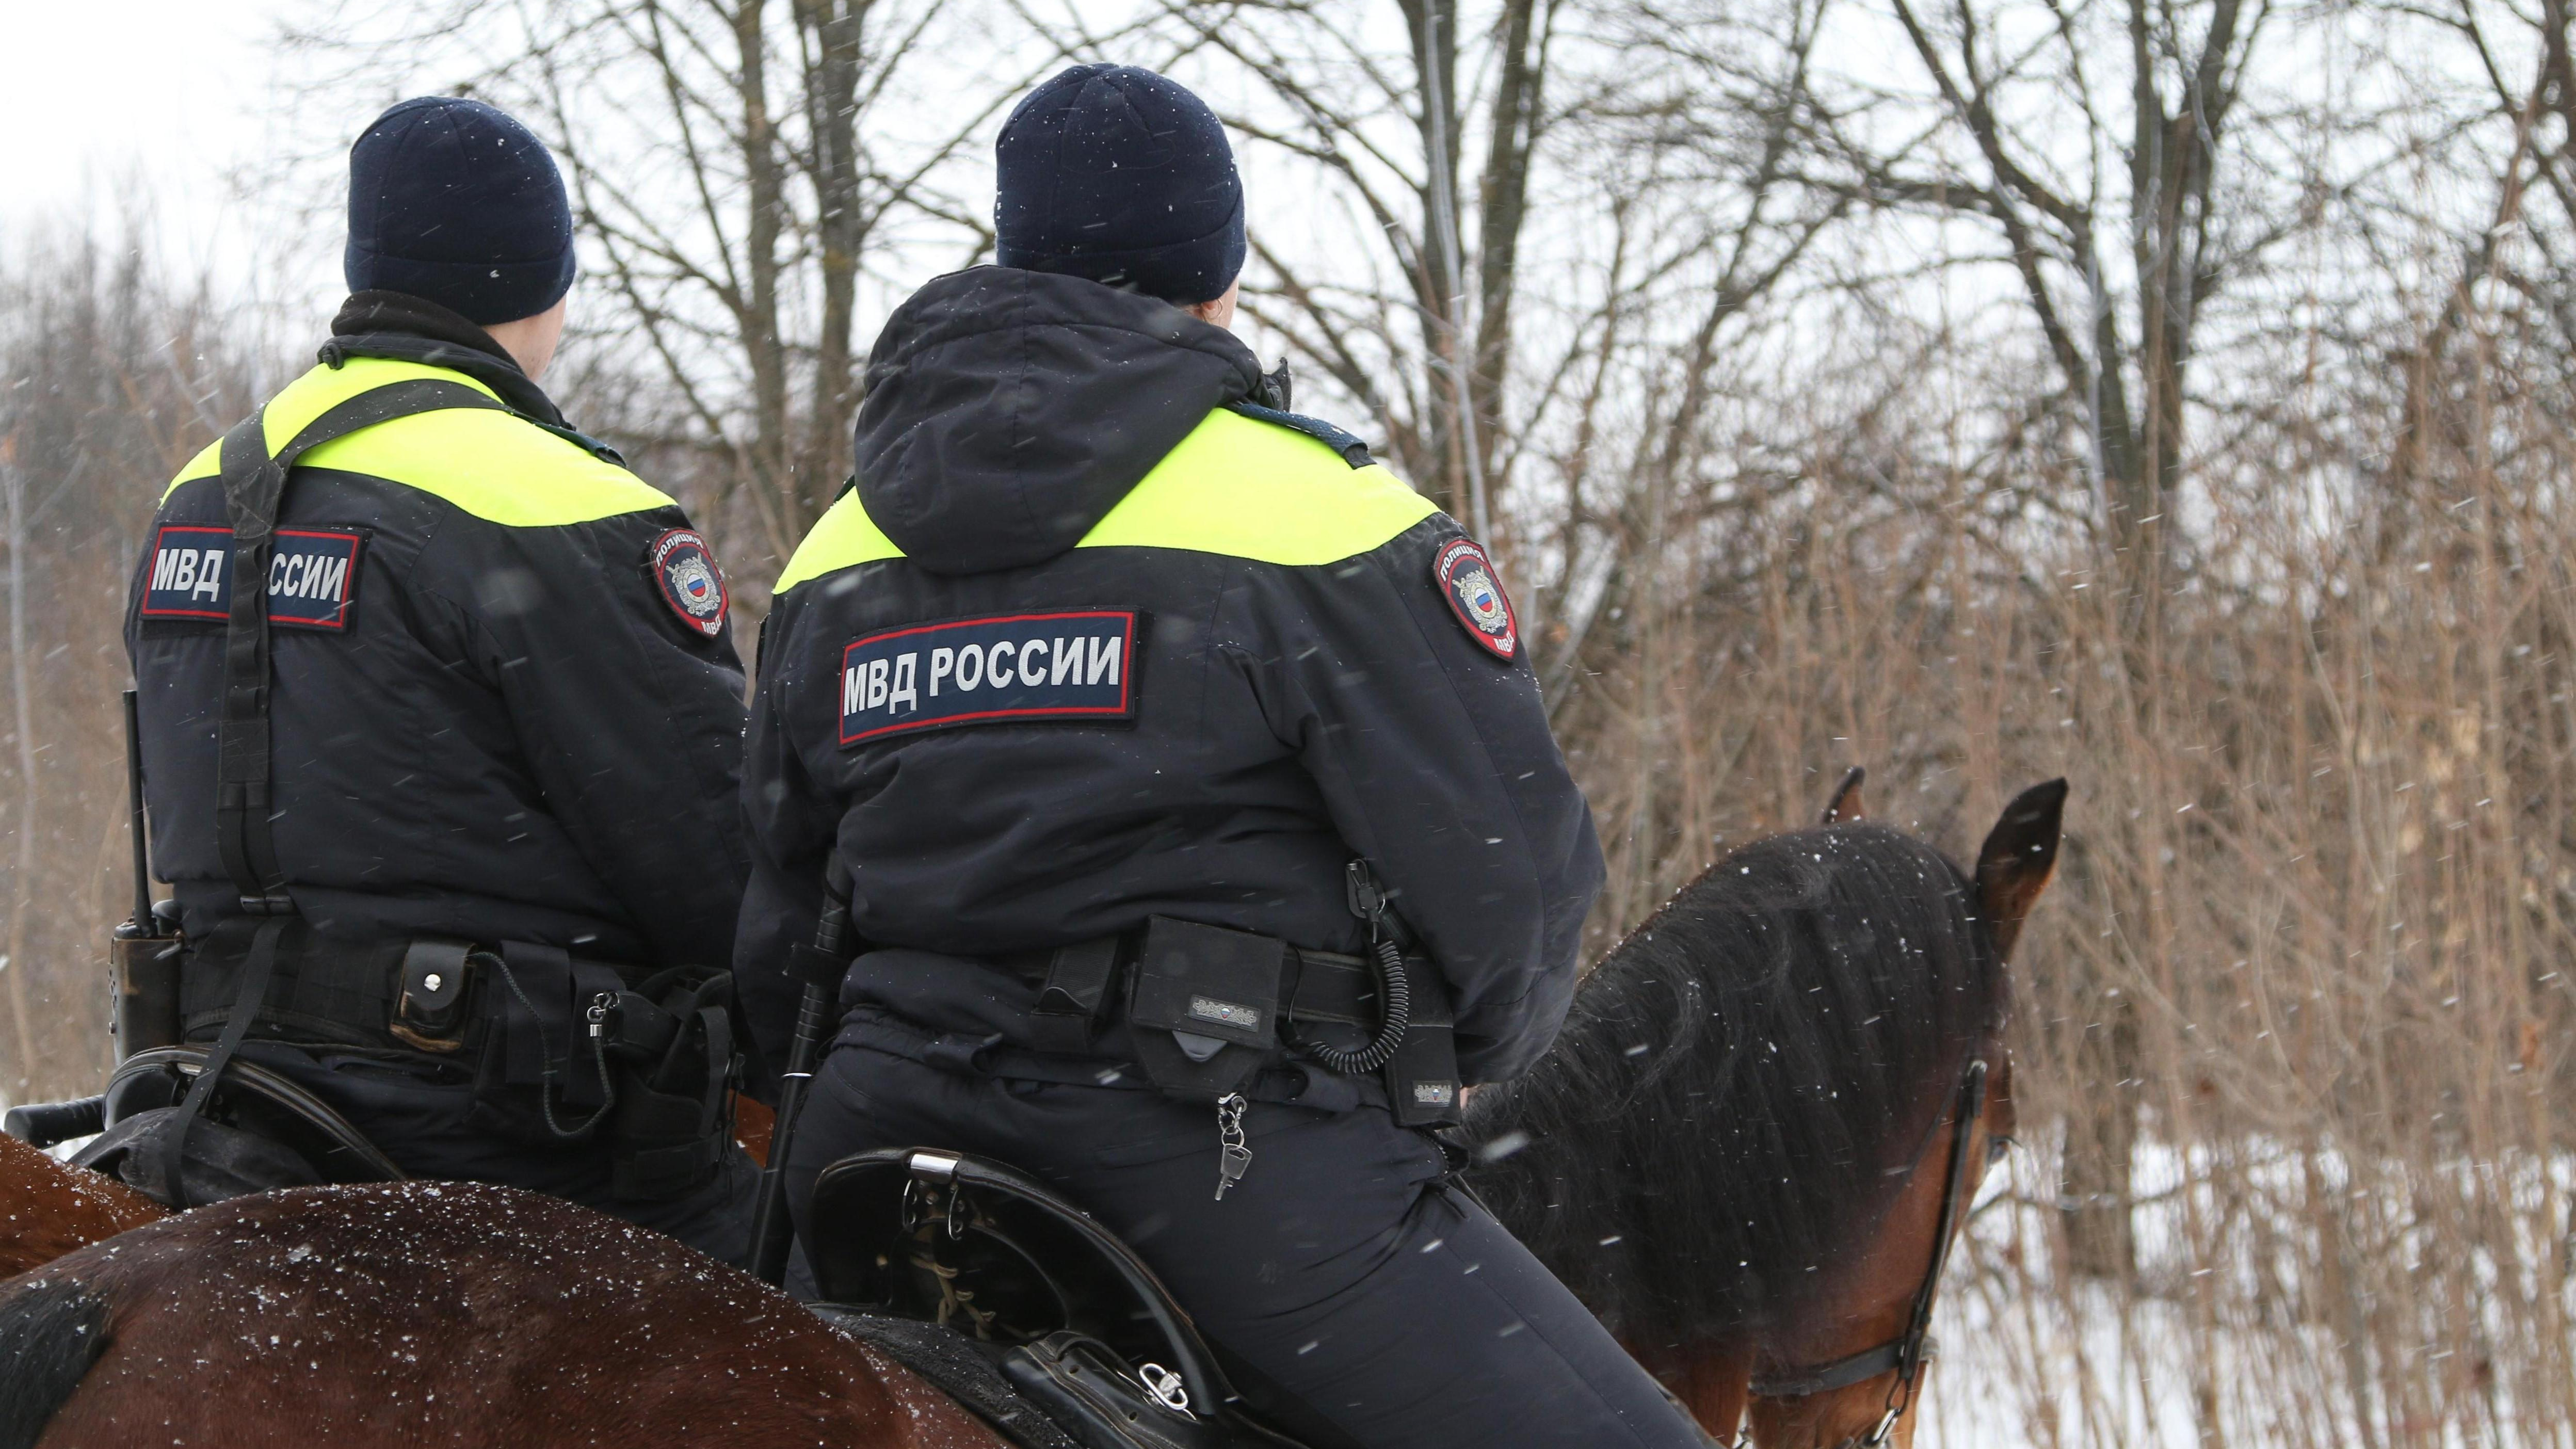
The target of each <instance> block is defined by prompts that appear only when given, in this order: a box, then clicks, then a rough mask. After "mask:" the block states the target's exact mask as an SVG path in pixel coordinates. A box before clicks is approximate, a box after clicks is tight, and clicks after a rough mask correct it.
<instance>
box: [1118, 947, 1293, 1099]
mask: <svg viewBox="0 0 2576 1449" xmlns="http://www.w3.org/2000/svg"><path fill="white" fill-rule="evenodd" d="M1287 955H1288V950H1287V947H1285V946H1283V945H1281V944H1280V943H1279V942H1278V941H1276V940H1274V939H1272V938H1271V937H1268V936H1257V935H1254V934H1252V933H1251V932H1249V931H1229V930H1226V929H1225V928H1224V927H1222V926H1202V925H1199V924H1197V923H1195V922H1191V921H1175V920H1171V919H1168V918H1166V917H1163V916H1156V917H1154V918H1153V919H1152V920H1151V921H1149V922H1147V923H1146V926H1145V942H1144V945H1143V947H1142V948H1141V949H1140V950H1139V951H1138V952H1137V959H1136V983H1135V987H1134V989H1133V990H1131V991H1130V992H1129V993H1128V997H1127V1003H1128V1004H1127V1020H1128V1022H1129V1024H1130V1025H1131V1026H1132V1027H1133V1028H1134V1031H1133V1032H1132V1033H1131V1035H1133V1036H1134V1037H1135V1040H1136V1064H1137V1065H1138V1066H1141V1067H1143V1068H1144V1069H1145V1075H1146V1076H1148V1077H1150V1078H1152V1079H1153V1083H1154V1085H1155V1086H1156V1087H1159V1088H1161V1089H1162V1091H1163V1092H1164V1094H1165V1095H1167V1096H1173V1097H1178V1098H1180V1099H1181V1100H1182V1101H1185V1102H1214V1101H1216V1100H1218V1099H1220V1098H1222V1097H1225V1096H1227V1095H1229V1094H1231V1093H1234V1092H1238V1091H1241V1090H1242V1089H1243V1087H1244V1086H1245V1084H1247V1083H1249V1082H1250V1081H1251V1080H1252V1076H1253V1073H1255V1072H1258V1071H1260V1070H1261V1069H1262V1068H1263V1067H1264V1066H1267V1065H1269V1064H1270V1063H1272V1062H1274V1061H1276V1060H1278V1058H1279V977H1280V972H1281V969H1282V968H1283V967H1284V966H1285V965H1286V962H1287Z"/></svg>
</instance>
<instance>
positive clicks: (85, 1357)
mask: <svg viewBox="0 0 2576 1449" xmlns="http://www.w3.org/2000/svg"><path fill="white" fill-rule="evenodd" d="M107 1320H108V1304H107V1300H106V1299H105V1298H103V1297H101V1296H99V1295H98V1294H97V1293H95V1292H93V1291H91V1290H90V1288H89V1285H87V1284H85V1283H83V1282H81V1281H80V1280H79V1279H77V1278H71V1277H67V1276H63V1275H60V1274H56V1275H50V1276H47V1275H40V1274H32V1273H31V1274H28V1275H27V1276H25V1277H22V1278H18V1279H16V1280H14V1281H11V1282H8V1283H0V1364H5V1365H7V1366H8V1371H7V1372H6V1373H0V1449H33V1446H34V1445H35V1442H36V1440H37V1439H38V1437H40V1436H41V1435H43V1433H44V1432H45V1426H46V1425H47V1424H49V1423H51V1422H53V1418H54V1411H55V1410H57V1409H59V1408H61V1407H62V1406H63V1401H64V1400H65V1399H68V1398H70V1397H71V1396H72V1390H74V1389H76V1388H79V1387H80V1381H81V1377H82V1376H83V1375H85V1374H87V1373H88V1372H89V1369H90V1365H91V1364H94V1363H96V1362H98V1356H99V1355H100V1354H101V1353H104V1352H106V1350H107Z"/></svg>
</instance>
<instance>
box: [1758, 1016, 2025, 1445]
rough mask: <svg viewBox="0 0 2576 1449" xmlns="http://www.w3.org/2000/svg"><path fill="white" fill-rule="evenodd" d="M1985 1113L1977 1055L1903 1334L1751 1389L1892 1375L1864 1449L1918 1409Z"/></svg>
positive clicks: (1846, 1384) (1771, 1390)
mask: <svg viewBox="0 0 2576 1449" xmlns="http://www.w3.org/2000/svg"><path fill="white" fill-rule="evenodd" d="M1985 1115H1986V1062H1985V1058H1983V1057H1977V1058H1974V1059H1972V1060H1970V1061H1969V1063H1968V1066H1967V1070H1966V1071H1965V1072H1963V1073H1962V1074H1961V1075H1960V1078H1959V1101H1958V1109H1957V1111H1956V1113H1955V1114H1954V1115H1953V1117H1952V1119H1951V1120H1952V1121H1953V1122H1954V1123H1956V1124H1957V1125H1956V1126H1955V1127H1954V1128H1953V1129H1952V1131H1951V1134H1950V1163H1949V1177H1948V1178H1947V1179H1946V1180H1945V1181H1944V1182H1943V1183H1942V1185H1941V1225H1940V1227H1939V1229H1938V1230H1937V1235H1936V1236H1935V1237H1934V1238H1933V1240H1932V1261H1931V1264H1930V1265H1929V1266H1927V1267H1926V1268H1925V1269H1924V1270H1923V1283H1922V1286H1921V1287H1918V1288H1916V1289H1915V1290H1914V1308H1913V1311H1912V1312H1911V1313H1910V1314H1909V1315H1908V1316H1907V1318H1906V1324H1905V1333H1904V1336H1902V1337H1900V1338H1897V1339H1894V1340H1892V1341H1890V1342H1887V1343H1882V1344H1880V1345H1878V1346H1877V1347H1875V1348H1865V1349H1862V1350H1861V1351H1860V1352H1858V1353H1855V1354H1849V1355H1846V1356H1845V1357H1842V1358H1838V1359H1835V1360H1834V1361H1833V1362H1831V1363H1823V1364H1813V1365H1807V1366H1802V1367H1798V1368H1791V1369H1784V1370H1782V1371H1780V1372H1779V1373H1776V1374H1771V1375H1768V1376H1765V1377H1761V1378H1756V1379H1755V1380H1753V1382H1752V1384H1751V1385H1750V1387H1751V1389H1752V1391H1753V1393H1755V1394H1756V1395H1759V1396H1760V1397H1762V1398H1766V1399H1804V1398H1811V1397H1813V1396H1814V1395H1817V1394H1826V1393H1831V1392H1833V1391H1834V1390H1836V1389H1847V1388H1850V1387H1851V1386H1852V1385H1854V1384H1862V1383H1867V1382H1869V1381H1870V1380H1871V1379H1874V1378H1878V1377H1881V1376H1882V1375H1885V1374H1891V1373H1892V1374H1894V1375H1896V1382H1895V1383H1893V1384H1890V1385H1889V1386H1888V1390H1887V1412H1886V1413H1884V1414H1882V1415H1880V1416H1879V1420H1878V1423H1877V1425H1876V1426H1875V1427H1873V1428H1872V1429H1871V1430H1870V1431H1869V1433H1868V1434H1866V1435H1864V1436H1863V1437H1861V1438H1860V1439H1857V1440H1854V1441H1851V1442H1853V1443H1856V1444H1858V1445H1860V1446H1861V1449H1877V1446H1879V1445H1882V1444H1885V1443H1886V1442H1887V1436H1888V1434H1889V1433H1890V1432H1892V1431H1893V1430H1894V1429H1895V1428H1896V1422H1897V1420H1899V1419H1902V1418H1904V1417H1905V1414H1906V1411H1907V1410H1909V1409H1911V1408H1913V1407H1914V1390H1915V1386H1916V1383H1917V1382H1918V1380H1920V1378H1921V1377H1922V1373H1923V1366H1924V1365H1925V1364H1927V1363H1930V1362H1931V1361H1932V1359H1933V1356H1934V1355H1935V1354H1936V1353H1937V1352H1939V1349H1938V1347H1937V1346H1936V1345H1935V1344H1934V1343H1933V1341H1932V1300H1933V1299H1934V1297H1936V1296H1937V1295H1938V1294H1939V1292H1940V1289H1941V1270H1942V1268H1943V1267H1945V1266H1946V1265H1947V1264H1948V1263H1949V1261H1950V1241H1951V1239H1952V1237H1954V1236H1955V1235H1956V1233H1957V1230H1958V1226H1959V1214H1960V1212H1961V1211H1962V1210H1963V1209H1964V1208H1965V1206H1966V1204H1964V1203H1963V1202H1961V1201H1960V1198H1961V1196H1962V1194H1963V1193H1964V1192H1965V1190H1966V1188H1967V1182H1968V1170H1967V1169H1968V1145H1969V1140H1970V1139H1971V1138H1972V1137H1974V1136H1975V1135H1976V1134H1975V1133H1974V1131H1973V1130H1972V1129H1973V1128H1974V1127H1975V1126H1976V1125H1977V1123H1978V1122H1979V1121H1981V1120H1983V1118H1984V1117H1985Z"/></svg>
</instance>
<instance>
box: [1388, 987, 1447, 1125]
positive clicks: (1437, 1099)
mask: <svg viewBox="0 0 2576 1449" xmlns="http://www.w3.org/2000/svg"><path fill="white" fill-rule="evenodd" d="M1405 964H1406V966H1407V967H1408V968H1410V969H1408V970H1407V971H1406V972H1405V984H1406V985H1407V986H1409V987H1411V988H1412V995H1413V1016H1412V1025H1410V1026H1408V1027H1407V1028H1406V1029H1405V1033H1404V1045H1402V1046H1400V1047H1397V1048H1396V1049H1395V1055H1394V1057H1392V1058H1391V1059H1389V1060H1388V1062H1387V1064H1386V1066H1385V1067H1384V1068H1383V1071H1384V1073H1385V1076H1386V1105H1387V1110H1389V1111H1390V1112H1393V1113H1394V1114H1395V1121H1396V1125H1397V1126H1400V1127H1455V1126H1457V1125H1458V1121H1459V1117H1458V1038H1457V1032H1456V1030H1455V1029H1454V1023H1455V1022H1456V1020H1457V1017H1456V1015H1455V1008H1454V1007H1453V1006H1452V1005H1451V1003H1450V1000H1449V983H1448V982H1446V981H1444V980H1442V979H1441V978H1440V968H1439V967H1438V966H1437V965H1435V964H1433V963H1432V962H1429V961H1426V960H1423V959H1422V958H1420V957H1411V958H1408V959H1407V960H1406V962H1405Z"/></svg>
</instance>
